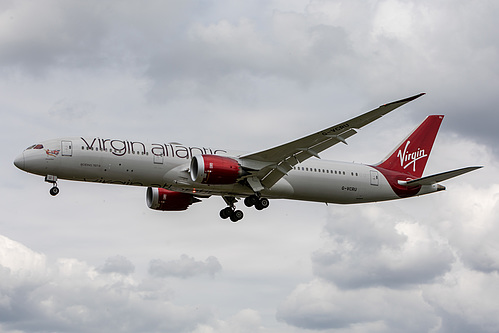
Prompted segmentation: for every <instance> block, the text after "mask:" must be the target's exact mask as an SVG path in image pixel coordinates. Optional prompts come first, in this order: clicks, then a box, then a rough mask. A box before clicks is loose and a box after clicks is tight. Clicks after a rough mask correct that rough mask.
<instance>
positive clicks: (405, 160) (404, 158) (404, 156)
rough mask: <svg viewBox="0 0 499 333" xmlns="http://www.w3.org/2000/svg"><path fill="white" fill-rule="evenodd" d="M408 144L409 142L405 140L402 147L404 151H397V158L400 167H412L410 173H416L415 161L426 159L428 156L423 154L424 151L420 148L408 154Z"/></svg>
mask: <svg viewBox="0 0 499 333" xmlns="http://www.w3.org/2000/svg"><path fill="white" fill-rule="evenodd" d="M410 143H411V141H409V140H407V142H406V144H405V147H404V151H403V152H402V150H400V149H399V151H398V153H397V157H398V158H400V166H401V167H403V168H404V169H407V168H408V167H409V166H411V165H412V171H413V172H416V161H417V160H420V159H422V158H425V157H428V155H427V154H425V151H424V149H421V148H418V150H417V151H413V152H408V151H407V148H408V147H409V144H410Z"/></svg>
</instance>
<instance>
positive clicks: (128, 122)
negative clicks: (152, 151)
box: [0, 0, 499, 333]
mask: <svg viewBox="0 0 499 333" xmlns="http://www.w3.org/2000/svg"><path fill="white" fill-rule="evenodd" d="M498 16H499V3H498V2H497V1H493V0H483V1H461V0H458V1H446V0H437V1H435V0H431V1H430V0H422V1H410V0H399V1H397V0H379V1H367V0H364V1H361V0H349V1H340V0H337V1H335V0H331V1H314V0H275V1H263V0H255V1H239V2H236V1H227V0H217V1H213V0H203V1H194V0H182V1H147V2H145V1H127V2H124V1H112V0H104V1H65V0H64V1H63V0H48V1H9V0H0V74H1V75H0V113H1V115H2V122H1V125H0V126H1V131H0V139H1V140H2V142H3V147H4V148H3V150H4V153H3V154H2V159H1V164H0V168H1V171H2V174H3V175H4V177H2V179H1V181H0V191H1V197H2V200H1V202H0V205H1V206H0V208H1V211H2V214H1V215H0V332H2V333H13V332H193V333H208V332H227V333H228V332H266V333H267V332H268V333H281V332H292V333H293V332H317V331H321V332H335V333H336V332H341V333H344V332H470V331H473V332H497V331H499V316H498V309H499V303H498V301H497V300H498V299H499V243H498V241H497V235H498V233H499V219H498V217H497V216H498V214H499V203H498V202H499V179H498V177H497V175H498V174H499V149H498V148H497V142H498V141H499V134H497V125H498V124H499V112H497V105H499V54H498V53H499V34H497V29H498V25H497V17H498ZM419 92H426V93H427V95H426V96H424V97H422V98H420V99H418V100H416V101H414V102H411V103H409V104H407V105H406V106H404V107H402V108H401V109H399V110H397V111H396V112H394V113H392V114H390V115H389V116H387V117H384V118H383V119H381V120H379V121H377V122H375V123H373V124H371V125H369V126H368V127H367V128H365V129H363V130H362V131H361V132H360V133H359V135H356V136H355V137H352V138H351V139H349V145H348V146H345V145H339V146H335V147H334V148H332V149H330V150H329V151H327V152H325V153H323V154H322V157H323V158H325V159H335V160H343V161H356V162H365V163H375V162H377V161H379V160H381V159H382V158H383V157H384V156H385V155H386V154H387V153H388V152H389V151H390V150H391V149H392V148H393V147H394V146H395V145H396V144H397V143H398V142H399V141H400V140H401V139H403V138H404V137H405V135H406V134H407V133H408V132H409V131H410V130H411V129H412V128H414V127H415V126H417V124H419V123H420V122H421V121H422V120H423V119H424V118H425V117H426V116H427V115H429V114H445V115H446V118H445V120H444V122H443V124H442V127H441V130H440V133H439V135H438V137H437V141H436V145H435V147H434V151H433V154H432V157H431V158H430V161H429V163H428V165H427V170H426V173H427V174H430V173H434V172H440V171H445V170H449V169H453V168H458V167H464V166H469V165H484V166H485V168H483V169H481V170H479V171H475V172H473V173H471V174H468V175H465V176H462V177H459V178H455V179H452V180H450V181H447V182H446V183H445V185H446V186H447V191H445V192H440V193H437V194H433V195H430V196H426V197H420V198H412V199H407V200H401V201H395V202H387V203H376V204H366V205H360V206H339V205H329V206H326V205H324V204H318V203H304V202H290V201H280V200H274V201H271V206H270V207H269V208H268V209H267V210H265V211H262V212H257V211H255V210H253V209H251V210H250V209H245V210H244V211H245V218H244V220H243V221H241V222H240V223H237V224H231V223H230V222H227V221H223V220H221V219H220V218H219V217H218V211H219V210H220V209H221V208H223V207H224V205H225V204H224V202H223V200H222V199H220V198H216V197H213V198H210V199H207V200H204V201H203V203H201V204H195V205H193V206H191V208H189V210H188V211H186V212H172V213H168V212H157V211H152V210H149V209H148V208H147V206H146V204H145V189H144V188H133V187H120V186H112V185H96V184H85V183H72V182H68V181H61V182H60V183H59V187H60V189H61V194H60V195H59V196H57V197H56V198H53V197H51V196H50V195H49V193H48V190H49V187H50V186H49V184H47V183H44V182H43V179H42V178H41V177H38V176H34V175H30V174H27V173H24V172H22V171H20V170H18V169H16V168H15V167H14V166H13V164H12V161H13V160H14V158H15V156H16V155H18V154H19V153H20V152H21V151H22V150H23V149H24V148H26V147H27V146H29V145H31V144H33V143H36V142H38V141H41V140H45V139H49V138H55V137H61V136H92V135H96V136H101V137H115V138H124V139H125V138H126V139H135V140H143V141H148V140H154V141H158V142H170V141H177V142H182V143H185V144H192V145H196V144H201V145H205V146H214V147H223V148H233V149H239V150H247V151H256V150H260V149H264V148H267V147H270V146H273V145H277V144H281V143H284V142H286V141H289V140H292V139H294V138H297V137H300V136H303V135H306V134H308V133H310V132H312V131H316V130H319V129H322V128H324V127H327V126H329V125H332V124H334V123H337V122H340V121H343V120H345V119H347V118H349V117H353V116H356V115H358V114H360V113H362V112H365V111H368V110H371V109H372V108H375V107H377V106H379V105H381V104H384V103H387V102H390V101H393V100H397V99H400V98H404V97H408V96H411V95H414V94H417V93H419Z"/></svg>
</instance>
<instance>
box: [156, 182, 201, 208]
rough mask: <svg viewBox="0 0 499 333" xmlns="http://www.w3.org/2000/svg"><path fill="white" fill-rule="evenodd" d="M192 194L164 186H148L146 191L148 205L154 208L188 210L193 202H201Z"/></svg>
mask: <svg viewBox="0 0 499 333" xmlns="http://www.w3.org/2000/svg"><path fill="white" fill-rule="evenodd" d="M199 201H201V200H199V199H198V198H195V197H194V196H193V195H192V194H189V193H182V192H175V191H170V190H167V189H164V188H153V187H148V188H147V191H146V202H147V207H149V208H151V209H154V210H168V211H175V210H177V211H178V210H186V209H187V207H189V206H190V205H191V204H193V203H195V202H199Z"/></svg>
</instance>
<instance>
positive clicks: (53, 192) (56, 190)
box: [45, 175, 59, 196]
mask: <svg viewBox="0 0 499 333" xmlns="http://www.w3.org/2000/svg"><path fill="white" fill-rule="evenodd" d="M45 181H46V182H47V183H51V184H52V188H51V189H50V191H49V193H50V195H51V196H56V195H58V194H59V188H58V187H57V176H53V175H46V176H45Z"/></svg>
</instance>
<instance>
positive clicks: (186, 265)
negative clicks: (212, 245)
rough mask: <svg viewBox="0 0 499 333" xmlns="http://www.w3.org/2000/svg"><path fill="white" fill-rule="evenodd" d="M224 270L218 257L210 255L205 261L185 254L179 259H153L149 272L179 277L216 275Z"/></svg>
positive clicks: (155, 274)
mask: <svg viewBox="0 0 499 333" xmlns="http://www.w3.org/2000/svg"><path fill="white" fill-rule="evenodd" d="M221 270H222V265H220V263H219V262H218V259H217V258H215V257H213V256H210V257H208V258H206V260H205V261H204V262H202V261H196V260H195V259H194V258H193V257H189V256H187V255H185V254H183V255H181V256H180V259H179V260H171V261H163V260H161V259H155V260H151V262H150V263H149V274H151V275H152V276H155V277H167V276H173V277H179V278H183V279H185V278H189V277H193V276H196V275H204V274H208V275H210V276H212V277H213V276H215V274H216V273H218V272H220V271H221Z"/></svg>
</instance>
